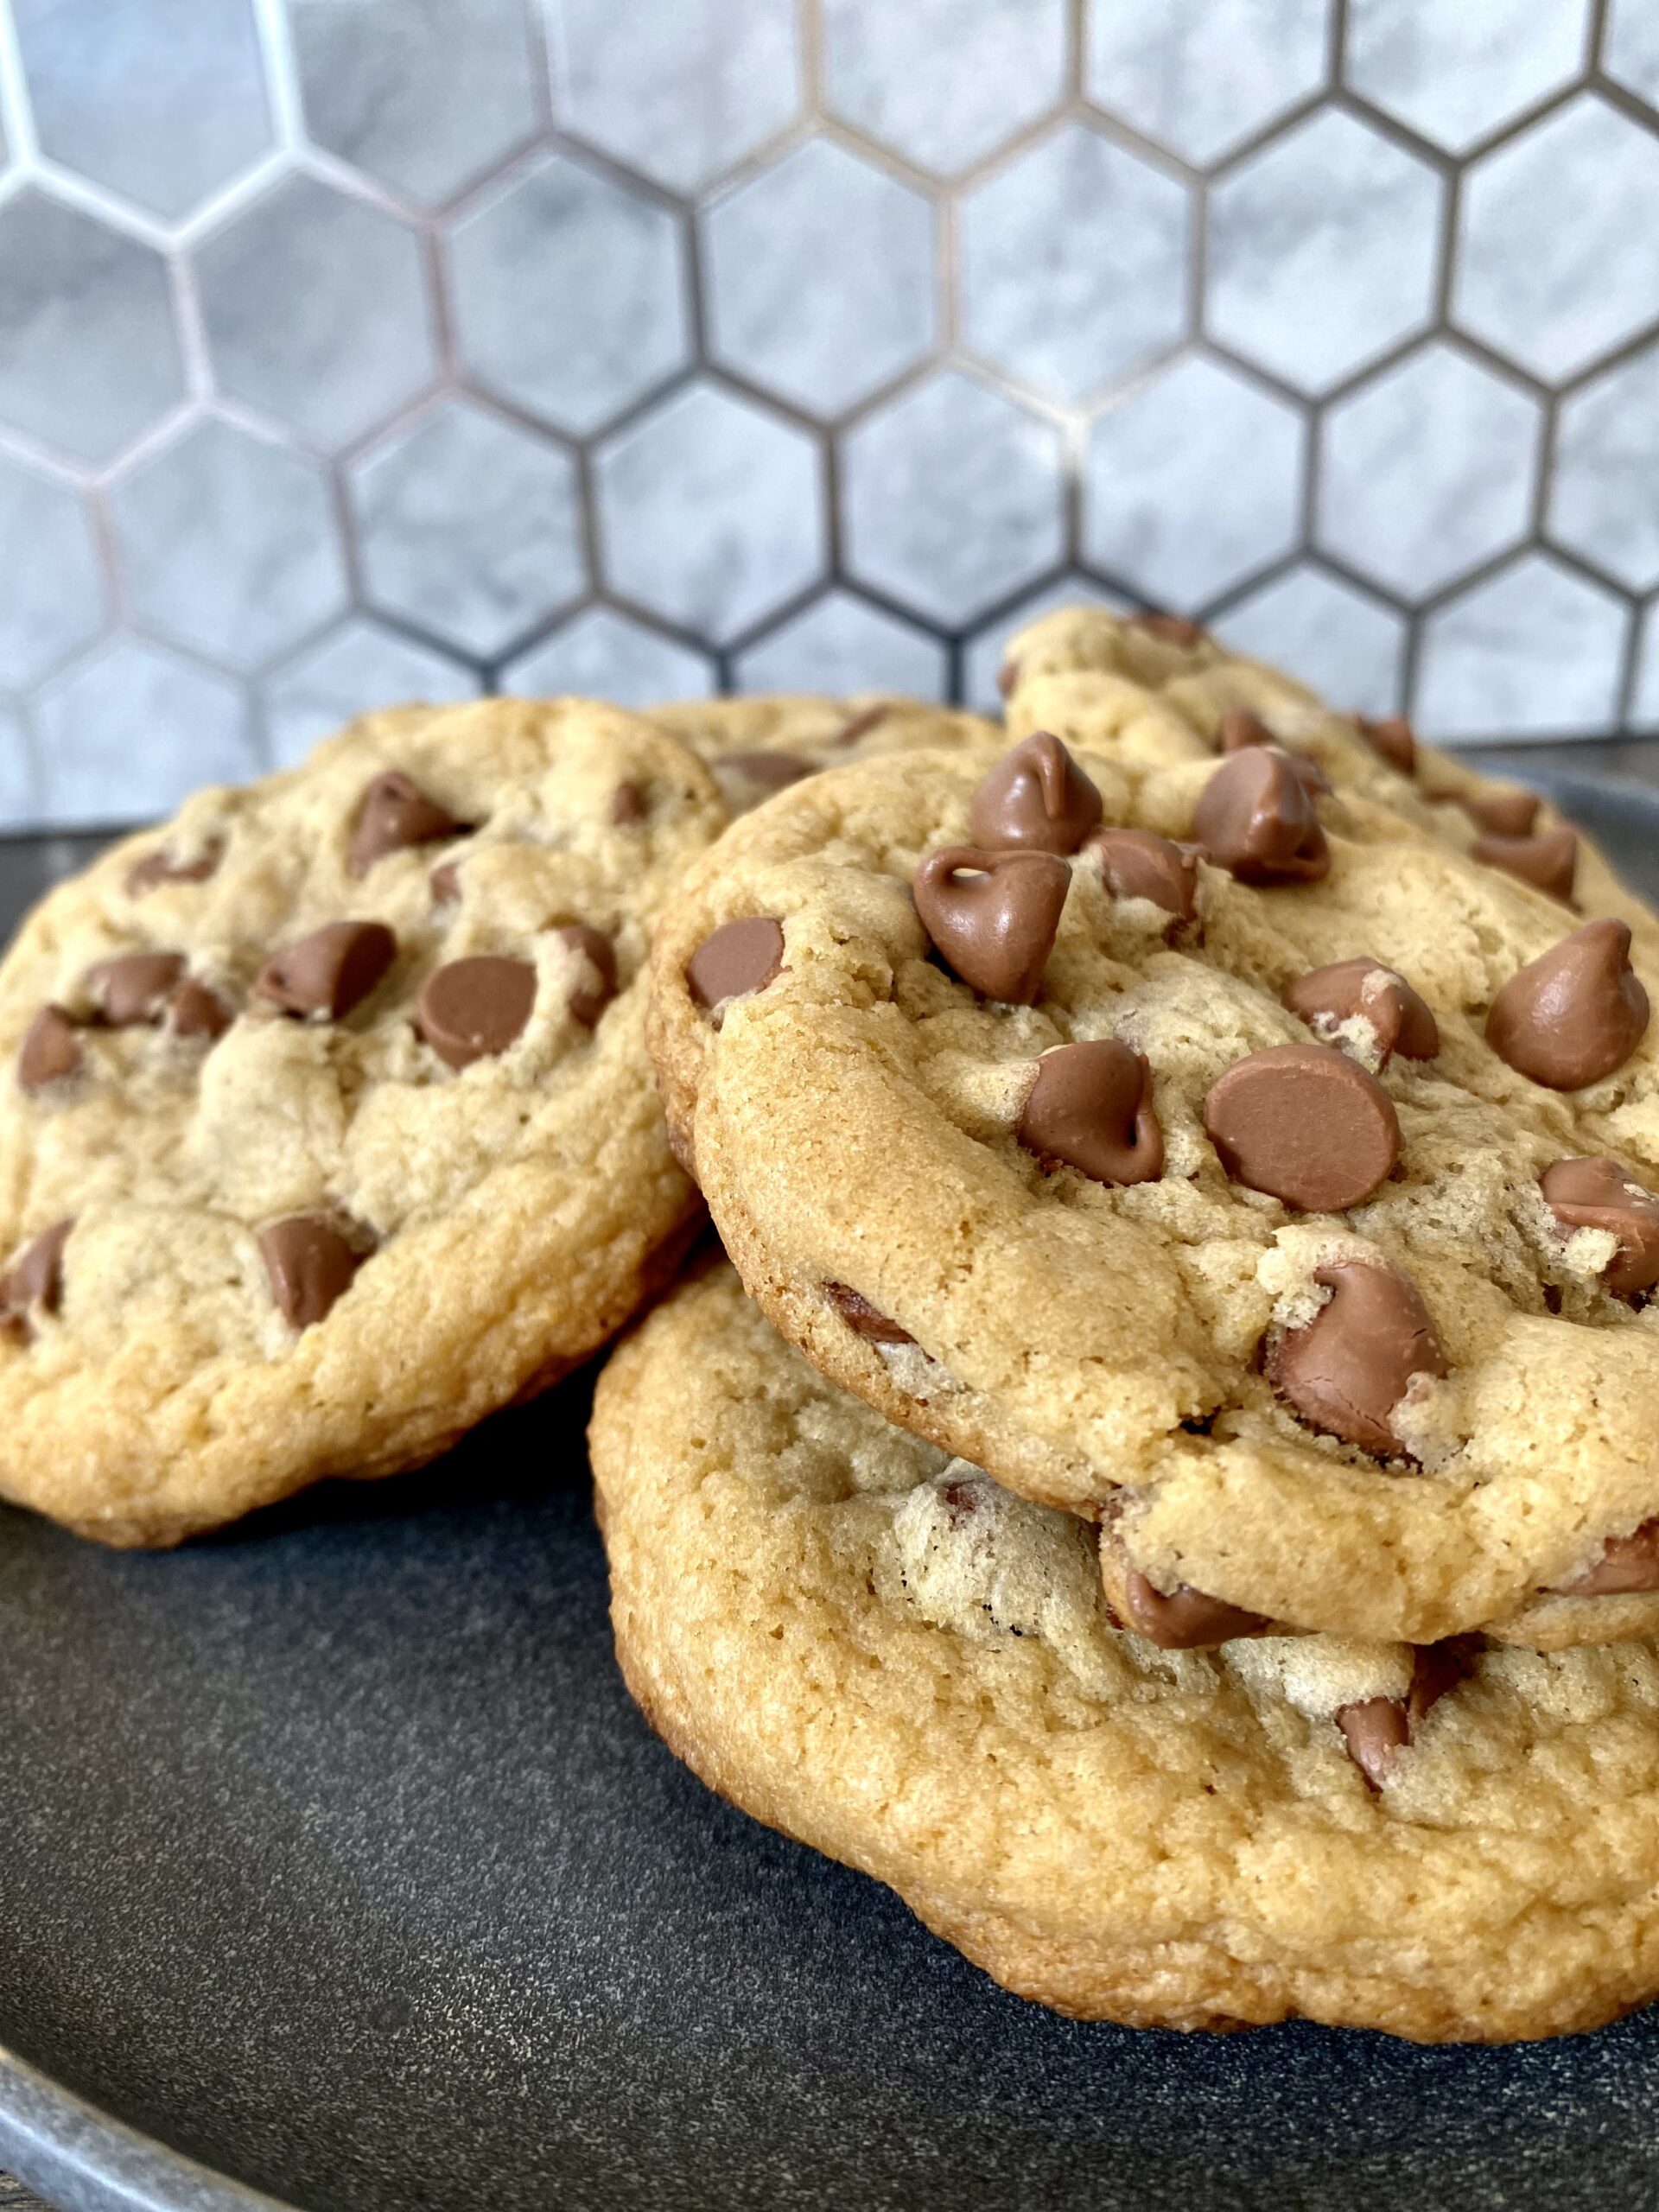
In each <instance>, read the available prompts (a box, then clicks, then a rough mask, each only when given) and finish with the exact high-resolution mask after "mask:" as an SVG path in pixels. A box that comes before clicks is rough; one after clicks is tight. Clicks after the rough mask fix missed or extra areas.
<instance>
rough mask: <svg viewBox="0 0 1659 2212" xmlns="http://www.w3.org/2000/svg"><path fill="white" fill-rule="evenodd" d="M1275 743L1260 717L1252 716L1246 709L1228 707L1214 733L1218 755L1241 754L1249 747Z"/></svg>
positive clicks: (1271, 733) (1272, 735)
mask: <svg viewBox="0 0 1659 2212" xmlns="http://www.w3.org/2000/svg"><path fill="white" fill-rule="evenodd" d="M1275 742H1276V740H1275V739H1274V734H1273V732H1272V731H1271V730H1270V729H1269V728H1268V726H1267V724H1266V722H1264V721H1262V717H1261V715H1253V714H1252V713H1251V712H1250V710H1249V708H1248V707H1229V708H1228V709H1227V711H1226V713H1225V714H1224V715H1223V716H1222V718H1221V722H1220V725H1219V727H1218V728H1217V731H1216V750H1217V752H1218V753H1243V751H1244V750H1245V749H1246V747H1249V746H1252V745H1272V744H1274V743H1275Z"/></svg>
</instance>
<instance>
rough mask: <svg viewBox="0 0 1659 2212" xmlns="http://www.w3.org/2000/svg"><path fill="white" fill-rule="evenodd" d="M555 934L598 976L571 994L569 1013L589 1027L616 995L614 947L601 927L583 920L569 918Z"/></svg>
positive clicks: (582, 983)
mask: <svg viewBox="0 0 1659 2212" xmlns="http://www.w3.org/2000/svg"><path fill="white" fill-rule="evenodd" d="M557 934H558V939H559V942H560V944H568V945H569V948H570V950H571V951H572V952H575V953H577V954H579V955H580V956H581V957H582V959H584V960H585V961H587V963H588V965H589V966H590V967H591V968H592V969H594V972H595V973H596V975H597V976H598V978H599V981H598V982H597V983H596V984H595V983H591V982H579V983H578V984H577V985H576V987H575V989H574V990H573V991H572V992H571V994H570V1001H569V1003H570V1011H571V1013H572V1014H574V1015H575V1018H576V1020H578V1021H580V1022H581V1023H582V1024H583V1026H584V1027H587V1028H588V1029H591V1028H592V1027H593V1026H594V1023H595V1022H596V1021H597V1020H599V1017H600V1015H601V1014H603V1013H604V1011H605V1009H606V1007H607V1006H608V1005H609V1004H610V1002H611V1001H612V1000H613V998H614V997H615V996H616V947H615V946H614V945H613V944H612V943H611V940H610V939H609V938H607V936H606V935H605V934H604V932H603V931H601V930H595V929H590V928H589V927H588V924H587V923H586V922H572V923H571V924H570V925H569V927H568V928H566V929H562V930H560V931H558V933H557ZM521 1027H522V1025H521Z"/></svg>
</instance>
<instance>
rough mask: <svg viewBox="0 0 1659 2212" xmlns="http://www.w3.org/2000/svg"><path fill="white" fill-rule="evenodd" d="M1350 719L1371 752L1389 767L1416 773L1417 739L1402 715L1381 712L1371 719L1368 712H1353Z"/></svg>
mask: <svg viewBox="0 0 1659 2212" xmlns="http://www.w3.org/2000/svg"><path fill="white" fill-rule="evenodd" d="M1354 720H1355V721H1356V722H1357V724H1358V726H1359V734H1360V735H1361V736H1362V737H1363V739H1364V740H1365V742H1366V743H1367V744H1368V745H1369V746H1370V748H1371V750H1372V752H1373V753H1377V754H1379V755H1380V756H1381V758H1382V759H1383V760H1386V761H1387V762H1388V764H1389V767H1390V768H1393V769H1395V771H1396V772H1398V773H1399V774H1400V775H1402V776H1414V775H1415V774H1416V772H1417V740H1416V738H1415V736H1414V734H1413V732H1412V727H1411V724H1410V723H1409V722H1408V721H1407V720H1406V718H1405V716H1404V715H1379V716H1378V717H1377V718H1376V720H1375V721H1373V719H1372V718H1371V716H1370V715H1355V717H1354Z"/></svg>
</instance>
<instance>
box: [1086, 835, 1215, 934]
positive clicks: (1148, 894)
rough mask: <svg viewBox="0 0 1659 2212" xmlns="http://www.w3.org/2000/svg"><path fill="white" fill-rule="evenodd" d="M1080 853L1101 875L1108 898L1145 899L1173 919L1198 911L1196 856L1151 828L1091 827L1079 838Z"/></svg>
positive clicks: (1188, 917)
mask: <svg viewBox="0 0 1659 2212" xmlns="http://www.w3.org/2000/svg"><path fill="white" fill-rule="evenodd" d="M1083 849H1084V855H1085V856H1086V857H1087V858H1089V859H1090V860H1093V861H1098V863H1099V865H1100V873H1101V879H1102V880H1103V882H1104V884H1105V886H1106V888H1107V889H1108V890H1109V892H1110V893H1111V894H1112V896H1113V898H1114V899H1151V901H1152V903H1153V905H1154V906H1161V907H1162V908H1163V910H1164V912H1166V914H1173V915H1174V916H1175V918H1176V919H1177V920H1178V921H1183V922H1190V921H1191V920H1192V917H1193V915H1194V914H1195V913H1196V912H1197V911H1198V855H1197V853H1196V852H1194V851H1192V850H1191V849H1188V848H1187V847H1185V846H1182V845H1177V844H1174V843H1173V842H1172V841H1171V840H1170V839H1169V838H1167V837H1160V836H1158V834H1157V833H1156V831H1155V830H1152V829H1096V831H1095V833H1094V835H1093V836H1090V837H1089V838H1086V839H1085V840H1084V848H1083Z"/></svg>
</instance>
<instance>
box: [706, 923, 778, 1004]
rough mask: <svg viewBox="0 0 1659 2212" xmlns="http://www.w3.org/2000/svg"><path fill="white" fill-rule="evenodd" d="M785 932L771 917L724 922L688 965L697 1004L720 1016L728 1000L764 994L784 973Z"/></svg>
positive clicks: (710, 934) (711, 933)
mask: <svg viewBox="0 0 1659 2212" xmlns="http://www.w3.org/2000/svg"><path fill="white" fill-rule="evenodd" d="M783 965H784V932H783V931H782V930H781V929H780V928H779V925H778V924H777V923H776V922H775V921H773V920H772V918H771V916H770V915H767V914H747V915H745V916H744V917H743V918H742V919H741V921H735V922H722V923H721V925H720V927H719V928H718V929H717V930H714V931H711V932H710V933H709V936H707V937H706V938H704V939H703V940H702V944H700V945H699V946H698V947H697V949H696V951H695V952H694V953H693V954H692V956H691V957H690V959H689V960H688V961H687V962H686V963H685V981H686V986H687V988H689V990H690V993H691V995H692V997H693V998H694V999H695V1000H696V1002H697V1004H698V1005H699V1006H700V1007H703V1008H704V1009H705V1011H706V1012H708V1013H709V1014H716V1015H717V1014H718V1012H719V1009H720V1008H721V1007H723V1006H724V1005H725V1003H726V1001H727V1000H728V999H744V998H747V997H748V996H749V995H750V993H751V992H753V991H764V990H765V989H766V985H767V984H768V983H770V982H772V980H773V979H774V978H775V977H776V976H778V975H779V974H780V973H781V971H782V969H783Z"/></svg>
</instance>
